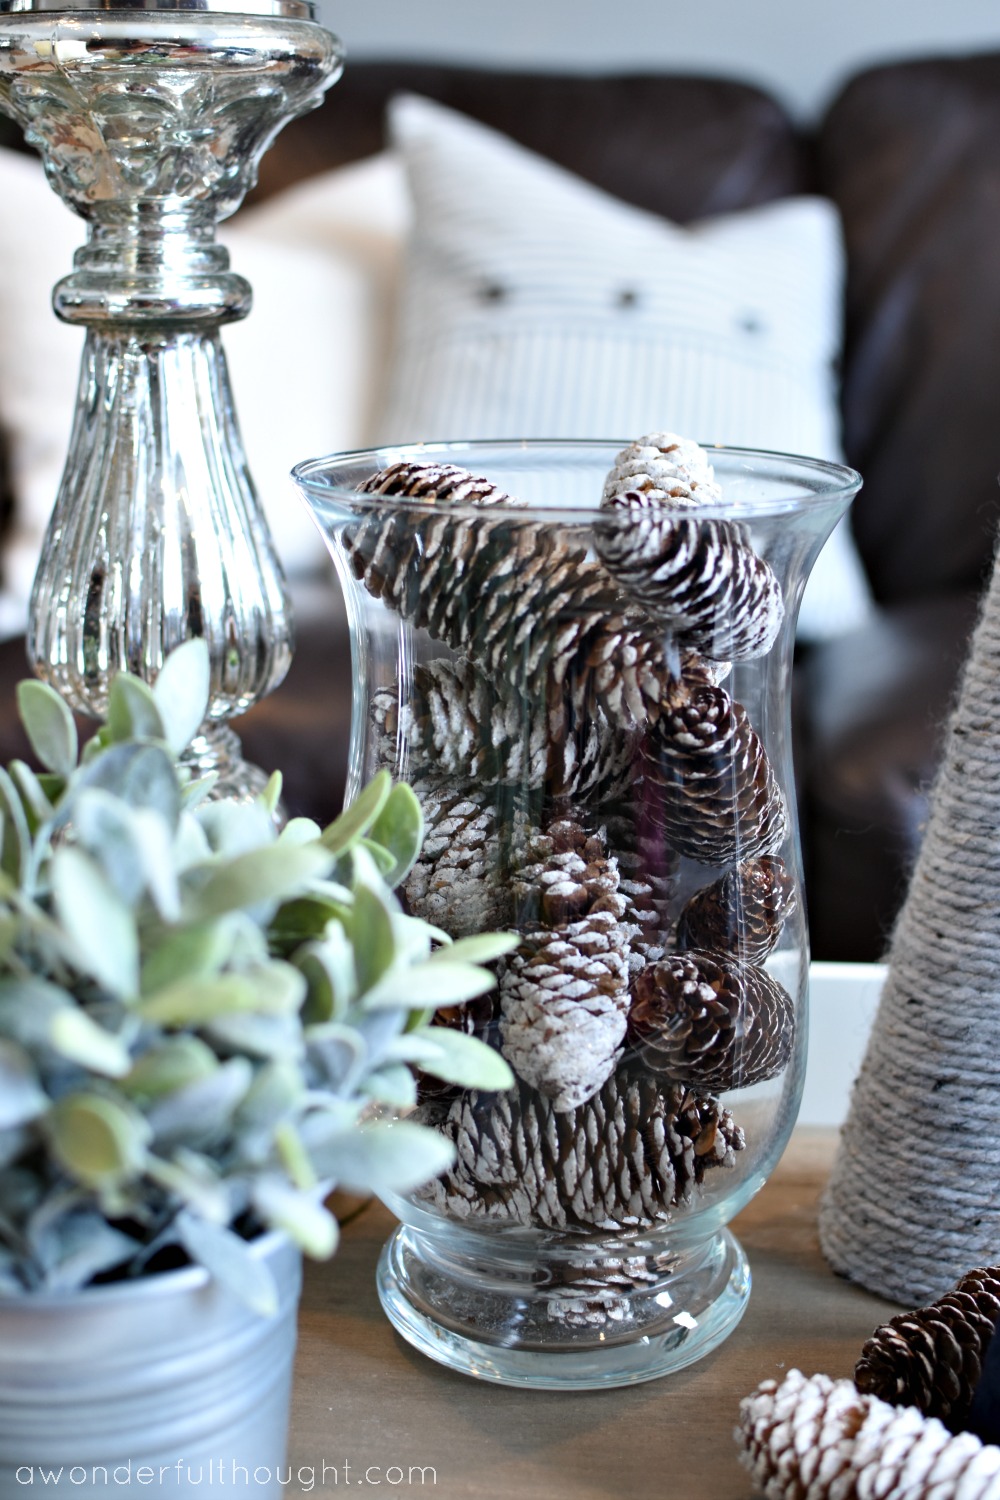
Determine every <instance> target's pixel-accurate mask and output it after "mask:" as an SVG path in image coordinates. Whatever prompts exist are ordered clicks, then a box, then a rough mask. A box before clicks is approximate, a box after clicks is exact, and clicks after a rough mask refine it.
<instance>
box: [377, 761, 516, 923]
mask: <svg viewBox="0 0 1000 1500" xmlns="http://www.w3.org/2000/svg"><path fill="white" fill-rule="evenodd" d="M413 790H414V791H415V792H416V794H417V797H418V799H419V801H420V805H421V808H422V809H423V814H424V821H425V825H426V830H427V831H426V834H425V837H424V843H423V848H422V849H421V851H420V858H419V859H418V860H417V863H416V864H415V865H414V866H413V869H412V870H411V871H410V873H409V875H407V877H406V880H405V881H404V883H403V894H404V896H405V898H406V902H407V905H408V906H409V909H410V911H411V912H412V913H413V914H414V916H418V917H423V918H424V920H425V921H427V922H431V923H433V925H434V926H435V927H441V928H443V929H444V931H445V932H447V933H448V934H449V935H450V936H451V937H456V938H457V937H467V936H470V935H472V934H473V933H478V932H490V931H493V930H495V929H497V928H503V927H506V926H507V925H508V922H509V918H510V894H509V888H508V883H507V881H506V879H505V878H504V857H503V852H502V845H501V837H500V828H501V827H504V813H503V809H502V808H498V806H497V804H496V801H495V798H494V795H493V794H492V793H491V792H490V790H489V788H486V787H477V786H475V785H473V784H471V783H464V784H460V785H458V786H454V785H452V784H451V783H449V782H444V781H443V780H441V779H439V778H431V777H428V778H426V779H425V780H422V781H421V780H418V781H415V782H414V783H413Z"/></svg>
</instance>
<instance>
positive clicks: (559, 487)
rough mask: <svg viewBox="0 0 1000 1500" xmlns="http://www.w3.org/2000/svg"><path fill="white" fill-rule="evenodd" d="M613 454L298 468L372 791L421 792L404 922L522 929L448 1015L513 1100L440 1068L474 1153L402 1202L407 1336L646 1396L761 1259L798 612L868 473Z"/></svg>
mask: <svg viewBox="0 0 1000 1500" xmlns="http://www.w3.org/2000/svg"><path fill="white" fill-rule="evenodd" d="M621 446H622V445H621V444H620V443H603V442H523V443H519V442H505V443H499V442H496V443H487V442H475V443H472V442H470V443H447V444H444V443H441V444H424V445H419V446H413V447H408V448H395V449H381V450H378V451H373V452H368V453H355V454H348V455H342V456H335V457H333V458H328V459H320V460H315V461H311V462H308V463H305V464H303V465H300V466H299V468H298V469H297V470H296V471H295V472H296V478H297V480H298V482H299V484H300V487H301V489H302V491H303V493H304V495H305V497H306V499H307V501H308V504H309V505H310V507H311V510H312V512H313V515H314V517H315V519H316V521H317V523H318V524H319V526H320V528H321V529H322V531H323V533H324V535H325V537H326V539H327V541H328V544H329V546H330V550H331V552H332V554H333V557H334V560H335V562H336V565H337V568H338V571H339V575H340V578H341V580H342V583H343V587H344V591H345V594H346V596H347V604H348V610H349V616H350V623H351V639H352V649H353V657H354V682H355V695H356V696H355V702H354V719H353V735H352V745H351V769H350V781H349V789H348V796H349V797H350V796H353V795H356V793H357V792H358V790H359V789H360V787H361V786H362V785H363V784H364V783H365V782H366V781H367V780H368V779H369V778H370V777H371V776H372V775H373V774H374V773H375V772H376V771H377V770H379V769H380V768H382V767H388V769H389V770H390V771H391V772H392V773H393V775H394V776H396V777H398V778H405V779H406V780H408V781H409V782H410V783H411V784H412V785H413V786H414V788H415V789H416V791H417V794H418V796H419V798H420V800H421V803H422V805H423V809H424V815H425V819H426V825H427V832H426V841H425V845H424V849H423V853H422V856H421V858H420V860H419V862H418V863H417V865H416V866H415V867H414V869H413V870H412V871H411V872H410V874H409V876H408V877H407V879H406V881H405V882H404V884H403V886H402V888H401V896H402V899H403V900H404V901H405V902H406V904H407V906H408V907H409V909H410V910H411V911H413V912H414V913H416V914H418V915H421V916H423V917H425V918H426V919H427V920H428V921H430V922H432V923H433V924H434V925H435V926H437V927H439V928H442V929H444V930H445V931H446V932H447V933H448V934H449V935H451V936H452V937H455V938H458V937H463V936H469V935H471V934H474V933H477V932H482V931H486V930H491V929H497V928H503V929H510V930H514V931H516V932H517V933H518V934H519V936H520V945H519V947H518V948H517V950H516V951H515V952H513V953H512V954H511V955H510V956H509V957H507V958H506V959H504V960H501V961H500V963H499V964H498V965H497V971H498V974H497V977H498V986H497V990H496V992H495V993H494V994H492V995H487V996H484V997H482V998H481V999H479V1000H477V1001H472V1002H469V1003H467V1004H466V1005H464V1006H462V1007H453V1008H447V1007H445V1008H442V1009H441V1010H439V1011H438V1013H437V1019H438V1021H439V1023H440V1024H441V1025H445V1026H451V1027H456V1028H459V1029H461V1030H463V1031H465V1032H467V1033H470V1034H473V1035H476V1036H479V1037H481V1038H483V1039H484V1040H485V1041H487V1042H488V1043H489V1044H490V1045H491V1046H493V1047H495V1048H497V1049H499V1050H500V1051H501V1052H502V1053H503V1055H504V1056H505V1057H506V1059H507V1061H508V1062H509V1063H510V1065H511V1068H512V1070H513V1074H514V1078H515V1083H514V1086H513V1088H511V1089H509V1090H507V1091H506V1092H504V1093H483V1092H480V1091H478V1090H475V1089H465V1090H460V1089H457V1088H445V1087H444V1086H442V1085H440V1084H436V1083H435V1081H434V1080H432V1079H421V1080H419V1094H418V1104H417V1108H416V1115H417V1117H418V1118H419V1119H421V1120H422V1121H423V1122H425V1123H427V1124H430V1125H433V1126H435V1127H436V1128H437V1129H439V1130H440V1131H442V1132H443V1133H444V1134H445V1135H446V1136H448V1137H449V1139H450V1140H451V1141H452V1142H453V1144H454V1146H455V1152H456V1155H455V1164H454V1166H453V1167H452V1168H451V1169H450V1170H449V1171H448V1172H446V1173H445V1174H444V1175H443V1176H442V1177H441V1178H439V1179H438V1180H437V1181H436V1182H434V1183H432V1184H431V1185H430V1186H429V1187H427V1188H425V1189H422V1190H421V1191H419V1192H416V1193H414V1194H413V1195H411V1196H410V1197H408V1198H407V1199H405V1200H398V1201H395V1200H394V1201H393V1202H392V1203H391V1204H390V1206H391V1207H392V1209H393V1210H394V1211H395V1213H396V1214H397V1215H398V1217H399V1219H400V1221H401V1223H400V1227H399V1228H398V1229H397V1231H396V1233H395V1234H394V1235H393V1237H392V1239H391V1240H390V1242H389V1244H388V1245H387V1246H386V1249H385V1252H384V1254H383V1257H382V1260H381V1262H380V1266H379V1272H378V1280H379V1288H380V1294H381V1298H382V1303H383V1306H384V1307H385V1310H386V1312H387V1313H388V1316H389V1318H390V1319H391V1321H392V1322H393V1324H394V1325H395V1326H396V1328H397V1329H398V1330H399V1331H400V1333H402V1335H403V1336H404V1337H405V1338H406V1339H408V1340H409V1341H410V1342H411V1343H412V1344H414V1345H415V1346H416V1347H417V1348H418V1349H421V1350H423V1351H424V1352H425V1353H426V1354H429V1355H430V1356H431V1357H432V1358H434V1359H436V1360H439V1361H440V1362H442V1363H444V1364H447V1365H450V1366H452V1367H453V1368H456V1369H460V1370H464V1371H466V1372H468V1373H470V1374H474V1375H476V1376H479V1377H481V1378H485V1379H489V1380H495V1381H499V1382H503V1383H508V1384H521V1385H530V1386H540V1387H544V1386H547V1387H562V1388H573V1387H577V1388H586V1387H596V1386H609V1385H617V1384H624V1383H627V1382H632V1381H639V1380H648V1379H651V1378H653V1377H655V1376H659V1375H662V1374H665V1373H667V1372H668V1371H670V1370H675V1369H679V1368H680V1367H682V1366H684V1365H686V1364H689V1363H691V1362H692V1361H693V1360H695V1359H698V1358H700V1357H701V1356H702V1355H704V1354H706V1353H707V1352H708V1351H709V1350H710V1349H712V1348H714V1347H715V1346H716V1345H717V1344H719V1343H720V1342H721V1341H722V1340H723V1339H724V1338H725V1337H726V1336H727V1334H728V1333H729V1332H730V1331H731V1330H732V1329H733V1328H734V1327H735V1325H736V1323H737V1322H738V1320H739V1318H740V1316H741V1314H742V1312H743V1310H744V1307H745V1304H746V1300H747V1297H748V1295H749V1288H750V1272H749V1268H748V1265H747V1261H746V1257H745V1255H744V1253H743V1251H742V1249H741V1248H740V1246H739V1244H738V1242H737V1241H736V1240H735V1239H734V1237H733V1236H732V1234H731V1233H730V1232H729V1230H728V1229H727V1228H726V1225H727V1223H728V1221H729V1220H730V1219H731V1218H732V1217H733V1215H734V1214H736V1213H737V1212H738V1211H739V1209H741V1208H742V1207H743V1206H744V1204H746V1202H747V1201H748V1200H749V1199H750V1198H751V1197H752V1196H753V1194H754V1193H755V1192H757V1190H758V1189H759V1188H760V1187H761V1185H762V1184H763V1183H764V1181H765V1180H766V1178H767V1176H768V1174H769V1172H770V1171H771V1170H772V1168H773V1167H774V1164H775V1162H776V1161H777V1159H778V1157H779V1155H780V1154H781V1151H782V1149H783V1147H784V1145H785V1143H786V1141H787V1139H788V1136H789V1134H790V1132H791V1129H792V1125H793V1123H794V1120H795V1116H796V1111H797V1108H798V1103H799V1098H800V1093H801V1087H802V1078H803V1070H804V1060H805V1051H806V1012H805V1003H806V982H807V966H808V952H807V935H806V916H805V909H804V901H803V892H802V878H801V861H800V851H799V839H798V826H797V818H796V808H795V796H794V783H793V777H792V762H791V746H790V714H789V690H790V683H791V661H792V651H793V644H794V629H795V618H796V614H797V610H798V604H799V600H800V597H801V594H802V590H803V587H804V584H805V581H806V578H807V575H808V573H809V570H810V568H811V566H812V564H813V562H814V560H815V558H816V556H817V554H818V552H819V550H820V547H821V546H822V544H823V542H824V540H825V539H826V537H827V536H828V535H829V533H830V531H831V529H832V528H833V526H834V524H835V523H836V521H837V520H838V518H839V517H840V516H841V515H842V514H843V512H844V510H845V509H846V507H847V505H848V504H849V502H850V500H851V498H852V497H853V495H854V493H855V492H856V490H857V488H858V486H859V484H860V480H859V478H858V476H857V475H856V474H855V473H854V472H853V471H851V470H849V469H845V468H842V467H838V466H836V465H832V464H827V463H822V462H818V461H814V460H811V459H806V458H794V457H788V456H784V455H779V454H770V453H758V452H751V451H740V450H735V449H731V450H726V449H718V448H715V449H711V450H710V451H709V453H708V458H710V461H711V468H709V467H708V465H707V462H706V459H705V455H704V454H703V453H701V450H698V449H697V448H696V446H695V445H688V446H685V445H681V446H680V447H679V448H677V449H676V450H673V451H667V450H668V449H669V444H665V446H664V448H663V451H660V450H659V449H657V450H656V451H652V450H651V449H650V447H649V445H648V444H647V445H646V448H645V449H644V450H641V451H640V446H636V447H634V449H633V450H632V451H631V457H629V456H628V455H625V456H623V455H622V454H621V453H620V451H619V450H620V449H621ZM713 470H714V474H713V472H712V471H713ZM456 471H457V472H456ZM470 476H474V478H473V477H470Z"/></svg>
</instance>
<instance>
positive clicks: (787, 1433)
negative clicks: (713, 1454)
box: [735, 1370, 1000, 1500]
mask: <svg viewBox="0 0 1000 1500" xmlns="http://www.w3.org/2000/svg"><path fill="white" fill-rule="evenodd" d="M735 1437H736V1441H737V1443H738V1444H739V1446H740V1449H741V1452H740V1460H741V1462H742V1463H743V1465H744V1466H745V1467H746V1468H747V1469H748V1470H749V1472H750V1477H751V1479H752V1480H753V1482H754V1484H755V1485H756V1487H757V1488H758V1489H759V1490H760V1491H761V1492H762V1493H763V1494H764V1495H765V1496H766V1497H767V1500H869V1497H875V1496H878V1500H957V1497H958V1496H961V1500H1000V1448H994V1447H986V1446H984V1445H983V1444H982V1443H981V1442H980V1441H979V1439H978V1438H975V1437H973V1436H972V1434H971V1433H962V1434H961V1435H960V1436H959V1437H953V1436H952V1434H951V1433H950V1432H949V1431H948V1429H947V1428H946V1427H945V1426H944V1425H943V1424H942V1423H941V1422H938V1421H936V1420H934V1419H933V1418H927V1417H924V1416H923V1415H922V1414H921V1413H920V1412H918V1411H917V1410H916V1409H915V1408H914V1407H912V1406H911V1407H897V1406H889V1405H887V1403H886V1402H884V1401H879V1400H878V1398H877V1397H875V1396H864V1395H861V1394H860V1393H859V1391H858V1390H857V1388H856V1386H855V1385H854V1383H853V1381H850V1380H831V1379H830V1377H829V1376H828V1375H813V1376H811V1377H809V1378H807V1377H806V1376H805V1375H803V1374H802V1372H801V1371H800V1370H790V1371H789V1372H788V1374H787V1375H786V1376H785V1379H784V1380H783V1381H782V1382H781V1384H780V1385H778V1384H777V1383H776V1382H775V1381H773V1380H765V1381H763V1382H762V1383H761V1384H760V1385H759V1386H758V1387H757V1389H756V1391H754V1393H753V1394H752V1395H750V1396H746V1397H744V1399H743V1400H742V1401H741V1402H740V1417H739V1426H738V1427H737V1428H736V1432H735Z"/></svg>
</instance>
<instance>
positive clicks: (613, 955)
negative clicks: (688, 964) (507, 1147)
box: [500, 819, 631, 1111]
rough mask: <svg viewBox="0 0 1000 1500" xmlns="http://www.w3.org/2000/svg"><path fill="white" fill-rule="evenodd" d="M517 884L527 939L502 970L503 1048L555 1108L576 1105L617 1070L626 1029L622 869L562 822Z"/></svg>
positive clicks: (539, 844) (534, 851) (538, 843)
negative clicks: (619, 871)
mask: <svg viewBox="0 0 1000 1500" xmlns="http://www.w3.org/2000/svg"><path fill="white" fill-rule="evenodd" d="M512 891H513V899H514V911H515V922H516V924H517V926H518V928H519V930H520V931H521V934H522V937H521V944H520V947H519V948H518V949H517V951H516V952H515V953H514V954H512V955H511V956H510V957H509V958H508V959H507V960H506V963H505V964H504V967H503V970H502V972H501V976H500V1013H501V1021H500V1039H501V1050H502V1051H503V1053H504V1056H505V1057H506V1058H507V1060H508V1062H509V1063H510V1065H511V1067H512V1068H513V1069H514V1071H515V1072H516V1073H517V1074H518V1075H519V1076H520V1077H521V1078H523V1079H524V1081H525V1082H526V1083H528V1084H530V1085H531V1086H532V1087H534V1088H536V1089H537V1090H538V1091H539V1092H540V1093H541V1094H544V1095H545V1096H546V1097H547V1098H549V1099H551V1101H552V1106H553V1108H554V1109H556V1110H559V1111H565V1110H571V1109H576V1108H577V1107H578V1106H579V1105H581V1104H583V1103H584V1102H585V1101H586V1100H587V1099H589V1098H591V1097H592V1095H593V1094H595V1093H596V1092H597V1090H598V1089H599V1088H600V1087H601V1085H602V1084H603V1083H604V1082H605V1080H606V1079H607V1078H608V1076H609V1075H610V1074H611V1073H612V1072H613V1071H614V1068H615V1064H616V1063H617V1061H618V1057H619V1055H620V1050H621V1043H622V1041H623V1039H624V1036H625V1017H626V1014H627V1011H628V1004H629V988H628V987H629V967H628V955H629V941H630V937H631V933H630V929H629V928H628V926H627V925H626V924H625V923H624V921H623V920H622V919H623V916H624V913H625V910H626V901H625V899H624V897H622V896H621V895H620V894H619V892H618V868H617V865H616V864H615V861H614V860H613V859H608V858H606V857H605V852H604V848H603V843H602V841H601V840H600V839H599V838H598V837H595V836H593V835H590V836H588V835H587V834H586V832H585V831H584V830H583V829H582V827H581V826H580V825H579V824H578V823H576V822H574V821H573V820H570V819H565V820H563V821H561V822H557V823H555V824H554V825H553V826H552V828H551V829H550V831H549V832H548V834H547V835H544V836H541V837H539V838H537V839H535V840H534V841H533V843H532V844H531V845H530V846H529V853H528V858H527V861H526V863H525V864H524V865H522V866H521V868H520V869H519V870H518V872H517V875H516V876H515V878H514V881H513V883H512ZM526 918H527V925H526Z"/></svg>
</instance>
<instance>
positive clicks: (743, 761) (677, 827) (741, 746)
mask: <svg viewBox="0 0 1000 1500" xmlns="http://www.w3.org/2000/svg"><path fill="white" fill-rule="evenodd" d="M643 761H644V768H645V773H646V777H647V779H648V781H649V782H650V784H651V786H655V787H657V788H658V789H659V800H658V802H657V803H655V804H652V805H651V812H652V816H653V818H654V820H655V821H656V822H657V824H658V826H659V827H660V828H661V829H662V831H663V832H664V833H665V834H666V837H667V839H668V841H669V842H670V843H671V844H672V845H673V847H674V848H675V849H677V851H678V852H679V853H681V854H686V855H687V856H688V858H689V859H694V860H698V861H699V862H700V863H702V864H707V865H728V864H733V863H735V862H736V861H737V860H740V861H742V860H747V859H752V858H754V857H755V856H757V855H760V854H772V853H773V852H774V851H775V850H776V849H777V848H778V847H779V845H780V844H781V843H782V842H783V840H784V838H785V833H786V828H787V819H786V813H785V805H784V801H783V798H782V795H781V790H780V788H779V786H778V784H777V782H776V781H775V779H774V773H773V771H772V769H771V764H770V762H769V760H768V758H767V752H766V751H765V749H764V746H763V745H762V743H761V741H760V739H759V738H758V736H757V734H756V731H755V730H754V728H753V726H752V724H751V723H750V720H749V719H748V718H747V713H746V710H745V709H744V708H743V706H742V704H739V703H736V702H735V701H734V700H733V699H732V698H730V696H729V694H728V693H727V692H726V690H725V688H722V687H716V686H714V685H713V684H712V683H710V682H706V681H698V680H694V681H689V680H686V679H681V680H680V681H679V682H678V683H676V684H675V685H674V688H673V691H672V693H671V694H670V697H669V698H668V699H666V700H665V703H664V708H663V713H662V715H661V717H660V718H659V720H658V722H657V723H656V726H655V728H654V729H652V730H651V731H650V733H649V735H648V736H647V737H646V740H645V742H644V744H643Z"/></svg>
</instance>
